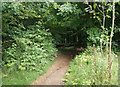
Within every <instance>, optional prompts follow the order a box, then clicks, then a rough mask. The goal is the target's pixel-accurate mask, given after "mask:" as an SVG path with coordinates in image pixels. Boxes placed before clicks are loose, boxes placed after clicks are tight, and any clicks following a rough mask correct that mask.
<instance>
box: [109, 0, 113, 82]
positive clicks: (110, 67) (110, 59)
mask: <svg viewBox="0 0 120 87" xmlns="http://www.w3.org/2000/svg"><path fill="white" fill-rule="evenodd" d="M114 22H115V1H114V0H113V17H112V28H111V35H110V49H109V50H110V53H109V59H108V60H109V62H108V64H109V70H108V71H109V82H110V79H111V69H112V62H113V59H114V57H113V56H112V55H111V46H112V37H113V29H114Z"/></svg>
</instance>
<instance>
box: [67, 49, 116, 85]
mask: <svg viewBox="0 0 120 87" xmlns="http://www.w3.org/2000/svg"><path fill="white" fill-rule="evenodd" d="M91 49H92V48H90V49H89V50H86V51H85V52H84V53H81V54H79V55H77V56H76V57H75V59H73V61H72V62H71V64H70V66H69V69H68V72H67V73H66V78H65V81H66V83H65V85H108V84H110V85H118V57H115V58H114V61H113V66H112V77H111V81H110V83H109V80H108V58H107V57H105V56H104V57H102V56H101V55H100V53H99V52H97V53H96V57H95V56H93V54H92V51H90V50H91Z"/></svg>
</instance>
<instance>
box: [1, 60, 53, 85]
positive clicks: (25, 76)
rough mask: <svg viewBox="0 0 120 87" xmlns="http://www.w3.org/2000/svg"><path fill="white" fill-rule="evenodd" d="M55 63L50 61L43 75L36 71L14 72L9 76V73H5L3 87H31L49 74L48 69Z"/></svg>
mask: <svg viewBox="0 0 120 87" xmlns="http://www.w3.org/2000/svg"><path fill="white" fill-rule="evenodd" d="M54 61H55V60H54ZM54 61H49V63H48V64H46V66H45V67H44V71H43V72H42V73H40V72H36V71H29V72H28V71H18V72H14V71H12V72H10V73H9V74H7V72H5V71H3V75H2V85H29V84H31V83H32V82H33V81H35V80H36V79H37V78H38V77H39V76H40V75H42V74H44V73H45V72H47V70H48V68H49V67H50V66H51V65H52V64H53V63H54Z"/></svg>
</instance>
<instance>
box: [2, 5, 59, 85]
mask: <svg viewBox="0 0 120 87" xmlns="http://www.w3.org/2000/svg"><path fill="white" fill-rule="evenodd" d="M32 4H34V3H30V4H29V5H32ZM15 5H16V6H15ZM29 5H28V4H27V3H23V4H17V3H16V4H15V3H3V32H2V35H3V42H2V45H3V52H2V56H3V57H2V78H3V80H2V81H3V85H9V84H16V85H17V84H19V85H22V84H28V83H29V84H30V82H32V81H33V80H35V79H36V78H37V77H38V75H42V74H43V73H45V72H46V71H47V68H48V67H49V66H50V65H51V64H52V63H53V62H54V61H55V57H56V54H57V49H56V48H55V42H54V39H53V37H52V34H51V33H50V32H49V29H48V28H45V27H44V22H43V19H42V18H41V19H39V18H40V17H39V14H36V13H35V9H33V10H32V9H30V8H29ZM21 6H23V7H24V6H25V7H26V8H22V7H21ZM8 12H9V13H8ZM24 12H25V13H26V15H23V14H24ZM44 14H45V13H44ZM8 15H9V16H8ZM36 18H38V19H39V20H35V19H36ZM29 19H31V20H29ZM26 20H27V22H26ZM29 23H30V24H29ZM33 71H34V72H33ZM32 73H33V75H34V76H30V75H32ZM18 74H19V75H20V78H19V77H17V75H18ZM35 74H36V75H35ZM26 78H27V79H26ZM25 80H26V82H25ZM19 81H20V82H19Z"/></svg>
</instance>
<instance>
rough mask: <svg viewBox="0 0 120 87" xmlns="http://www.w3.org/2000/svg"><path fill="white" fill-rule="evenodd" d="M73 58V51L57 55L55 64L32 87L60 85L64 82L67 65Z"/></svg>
mask: <svg viewBox="0 0 120 87" xmlns="http://www.w3.org/2000/svg"><path fill="white" fill-rule="evenodd" d="M73 57H74V51H68V52H64V53H63V54H61V55H58V57H57V59H56V62H55V63H54V64H53V65H52V66H51V67H50V68H49V69H48V71H47V73H45V74H43V75H42V76H40V77H39V78H38V79H37V80H36V81H34V82H33V83H32V85H61V84H63V83H64V82H63V81H62V79H64V78H65V74H66V71H67V69H68V66H69V63H70V61H71V60H72V58H73Z"/></svg>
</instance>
